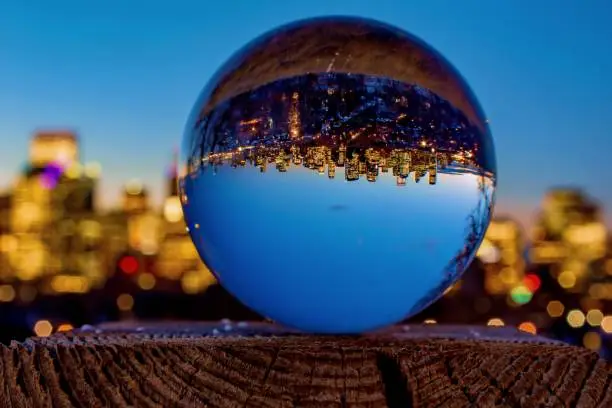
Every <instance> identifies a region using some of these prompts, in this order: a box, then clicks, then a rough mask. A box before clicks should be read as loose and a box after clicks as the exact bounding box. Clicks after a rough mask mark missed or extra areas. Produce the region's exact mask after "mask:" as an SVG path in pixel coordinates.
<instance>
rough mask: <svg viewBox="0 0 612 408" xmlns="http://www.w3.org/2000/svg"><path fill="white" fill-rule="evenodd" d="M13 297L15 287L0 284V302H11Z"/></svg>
mask: <svg viewBox="0 0 612 408" xmlns="http://www.w3.org/2000/svg"><path fill="white" fill-rule="evenodd" d="M14 299H15V289H13V286H11V285H0V302H12V301H13V300H14Z"/></svg>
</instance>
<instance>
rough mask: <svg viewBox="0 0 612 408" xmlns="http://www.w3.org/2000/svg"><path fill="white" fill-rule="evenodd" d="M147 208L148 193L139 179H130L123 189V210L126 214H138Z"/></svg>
mask: <svg viewBox="0 0 612 408" xmlns="http://www.w3.org/2000/svg"><path fill="white" fill-rule="evenodd" d="M148 209H149V195H148V193H147V190H146V189H145V188H144V186H143V185H142V183H141V182H140V181H139V180H132V181H130V182H128V183H127V184H126V185H125V189H124V191H123V211H124V212H125V213H127V214H139V213H143V212H145V211H147V210H148Z"/></svg>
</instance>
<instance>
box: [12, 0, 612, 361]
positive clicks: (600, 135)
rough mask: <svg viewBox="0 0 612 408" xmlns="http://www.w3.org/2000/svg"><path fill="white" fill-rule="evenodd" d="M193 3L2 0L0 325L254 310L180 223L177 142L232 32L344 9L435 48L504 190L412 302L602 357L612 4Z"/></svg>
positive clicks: (66, 324)
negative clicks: (436, 286) (484, 136)
mask: <svg viewBox="0 0 612 408" xmlns="http://www.w3.org/2000/svg"><path fill="white" fill-rule="evenodd" d="M14 3H19V2H14ZM128 3H129V4H128ZM204 3H209V2H195V1H187V0H185V1H175V2H172V5H169V4H168V3H167V2H161V1H160V2H156V1H148V2H146V3H145V2H144V1H140V0H135V1H132V2H122V1H117V0H111V1H107V2H104V4H103V5H102V4H83V2H77V1H70V0H58V1H56V2H45V1H42V0H40V1H31V2H28V4H27V5H26V4H8V5H7V4H4V5H2V7H1V9H0V90H2V92H1V93H0V146H1V147H0V341H1V342H4V343H6V342H10V341H11V340H23V339H24V338H26V337H27V336H31V335H34V334H35V335H40V336H46V335H49V334H51V333H53V332H56V331H65V330H70V329H71V328H73V327H79V326H82V325H84V324H96V323H100V322H104V321H109V320H129V319H222V318H229V319H232V320H248V319H258V318H260V317H259V316H257V315H256V314H254V313H253V312H250V311H249V310H248V309H246V308H245V307H243V306H242V305H240V304H239V303H238V302H237V301H236V300H235V299H233V298H232V297H231V296H230V295H229V294H227V293H226V292H225V291H224V290H223V289H222V288H221V287H220V286H219V285H217V284H216V282H215V279H214V277H213V276H212V275H211V274H210V272H209V271H208V269H207V268H206V267H205V266H204V265H203V264H202V263H201V261H200V260H199V258H198V256H197V253H196V251H195V249H194V247H193V244H192V243H191V240H190V238H189V236H188V235H187V233H186V232H185V225H184V223H183V219H182V211H181V207H180V200H179V198H178V196H177V191H176V150H175V149H176V148H175V146H177V145H178V144H179V143H180V139H181V132H182V129H183V126H184V122H185V120H186V117H187V114H188V113H189V110H190V109H191V105H192V104H193V102H194V101H195V99H196V97H197V95H198V93H199V91H200V89H201V88H202V87H203V86H204V84H205V83H206V81H207V80H208V79H209V78H210V77H211V75H212V74H213V73H214V71H215V70H216V69H217V67H218V66H219V65H220V64H221V63H223V61H224V60H225V59H227V58H228V57H229V56H230V55H231V53H233V52H234V51H235V50H236V49H238V48H239V47H241V46H242V45H244V44H245V43H246V42H248V41H250V40H251V39H252V38H254V37H255V36H257V35H259V34H261V33H263V32H264V31H267V30H269V29H271V28H274V27H276V26H278V25H280V24H283V23H286V22H289V21H292V20H295V19H298V18H305V17H312V16H317V15H324V14H349V15H360V16H366V17H371V18H376V19H380V20H382V21H385V22H388V23H391V24H394V25H397V26H399V27H401V28H404V29H406V30H408V31H410V32H412V33H414V34H416V35H417V36H419V37H421V38H423V39H424V40H425V41H427V42H428V43H430V44H431V45H432V46H434V47H435V48H436V49H438V50H439V51H440V52H441V53H442V54H443V55H445V56H446V57H447V58H448V59H449V60H450V61H451V62H452V63H453V64H454V65H455V66H456V67H457V68H458V69H459V71H460V72H461V73H462V74H463V75H464V76H465V77H466V79H467V81H468V83H469V84H470V85H471V86H472V88H473V90H474V92H475V94H476V95H477V97H478V98H479V100H480V102H481V104H482V105H483V107H484V110H485V111H486V112H487V114H488V116H489V118H490V126H491V129H492V132H493V136H494V140H495V143H496V149H497V157H498V166H499V168H498V171H499V189H498V195H497V206H496V210H495V216H494V220H493V221H492V223H491V225H490V227H489V229H488V231H487V233H486V237H485V240H484V242H483V244H482V246H481V247H480V249H479V251H478V255H477V258H476V260H475V261H474V263H473V264H472V265H471V267H470V268H469V270H468V271H467V272H466V274H465V275H464V277H463V279H462V280H461V281H460V282H458V283H457V284H456V285H454V286H453V287H452V288H450V289H449V290H448V291H447V292H446V293H445V295H444V297H443V298H442V299H441V300H440V301H439V302H437V303H435V304H434V305H433V306H431V307H430V308H428V309H427V310H425V311H424V312H422V313H421V314H420V315H418V316H415V317H414V318H413V319H412V321H414V322H419V323H422V322H425V323H427V324H436V323H466V324H482V325H491V326H502V325H505V326H515V327H518V328H519V329H520V330H523V331H526V332H530V333H537V334H543V335H546V336H550V337H554V338H559V339H562V340H564V341H567V342H570V343H573V344H576V345H581V346H584V347H587V348H590V349H592V350H596V351H598V352H599V353H600V354H601V355H602V356H604V357H606V358H611V357H612V356H611V354H610V353H612V245H611V244H612V242H611V241H610V236H609V231H610V226H611V225H612V224H611V223H610V218H609V217H607V215H608V214H609V213H610V211H611V210H612V189H610V188H609V176H610V170H609V165H608V160H609V159H608V152H609V151H612V138H610V129H612V114H611V113H612V108H611V107H612V105H611V103H610V101H611V100H612V79H611V78H610V75H609V72H612V56H611V55H610V53H607V52H605V50H609V49H611V48H612V26H611V25H610V24H609V23H608V22H607V20H606V19H607V17H606V16H609V15H610V13H611V12H612V4H610V3H609V2H607V1H606V0H600V1H598V0H593V1H590V2H588V6H587V5H585V4H586V3H585V4H583V3H580V4H578V2H573V1H555V2H552V1H548V0H543V1H541V2H537V4H533V2H528V1H525V0H517V1H513V2H506V3H496V4H488V3H487V4H485V3H486V2H481V1H478V0H465V1H462V2H453V1H442V0H440V1H432V2H429V3H428V4H427V5H424V4H422V2H406V1H378V2H369V1H335V2H333V4H331V3H329V4H328V3H327V2H324V1H322V0H321V1H315V0H312V1H310V2H291V1H282V2H280V1H272V0H263V1H258V2H257V4H256V5H255V3H253V5H245V4H243V2H237V1H234V2H232V1H224V2H223V4H217V3H210V4H204ZM57 163H63V164H62V165H61V166H58V165H57ZM373 272H374V271H373ZM321 284H324V283H323V282H322V283H321Z"/></svg>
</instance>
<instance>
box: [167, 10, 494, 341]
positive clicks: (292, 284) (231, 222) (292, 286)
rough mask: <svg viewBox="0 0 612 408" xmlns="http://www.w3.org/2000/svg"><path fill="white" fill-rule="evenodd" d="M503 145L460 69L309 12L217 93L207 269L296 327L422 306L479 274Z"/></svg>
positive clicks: (198, 177)
mask: <svg viewBox="0 0 612 408" xmlns="http://www.w3.org/2000/svg"><path fill="white" fill-rule="evenodd" d="M495 172H496V168H495V157H494V152H493V143H492V140H491V136H490V133H489V129H488V126H487V123H486V120H485V118H484V114H483V113H482V110H481V108H480V106H479V105H478V102H477V101H476V99H475V97H474V96H473V95H472V93H471V91H470V90H469V88H468V86H467V85H466V83H465V82H464V80H463V79H462V78H461V76H460V75H459V74H458V73H457V72H456V71H455V70H454V68H453V67H452V66H451V65H450V64H449V63H448V62H447V61H446V60H445V59H444V58H443V57H441V56H440V55H439V54H438V53H437V52H436V51H434V50H432V49H431V48H430V47H429V46H427V45H426V44H424V43H423V42H422V41H421V40H418V39H416V38H415V37H413V36H411V35H410V34H407V33H405V32H402V31H400V30H398V29H396V28H393V27H390V26H387V25H384V24H382V23H378V22H374V21H371V20H363V19H356V18H321V19H314V20H306V21H299V22H297V23H293V24H290V25H288V26H284V27H281V28H279V29H277V30H275V31H272V32H269V33H267V34H264V35H263V36H261V37H259V38H258V39H256V40H255V41H253V42H252V43H250V44H248V45H247V46H246V47H245V48H243V49H242V50H240V51H239V52H238V53H236V54H235V55H234V56H233V57H232V58H231V59H230V60H229V61H228V62H227V63H226V64H225V65H224V66H223V67H222V68H221V69H220V70H219V71H218V72H217V74H216V75H215V77H214V78H213V79H212V80H211V81H210V83H209V84H208V85H207V86H206V88H205V89H204V90H203V92H202V93H201V95H200V97H199V99H198V101H197V102H196V105H195V107H194V109H193V111H192V113H191V115H190V117H189V119H188V123H187V127H186V130H185V135H184V139H183V146H182V151H181V177H180V180H179V188H180V190H181V199H182V203H183V209H184V212H185V219H186V221H187V224H188V227H189V230H190V233H191V236H192V238H193V241H194V243H195V245H196V247H197V248H198V251H199V253H200V255H201V257H202V259H203V260H204V262H205V263H206V264H207V265H208V266H209V267H210V268H211V270H212V271H213V272H214V273H215V274H216V276H217V277H218V279H219V281H220V282H221V283H222V284H223V285H224V286H225V287H226V288H227V289H228V290H229V291H230V292H231V293H232V294H234V295H235V296H236V297H237V298H238V299H240V300H241V301H242V302H244V303H245V304H246V305H247V306H250V307H251V308H253V309H254V310H256V311H257V312H259V313H261V314H263V315H265V316H267V317H270V318H272V319H274V320H276V321H278V322H280V323H282V324H285V325H288V326H292V327H296V328H298V329H302V330H306V331H312V332H320V333H358V332H363V331H367V330H372V329H376V328H379V327H382V326H385V325H388V324H392V323H395V322H397V321H399V320H401V319H403V318H406V317H409V316H410V315H413V314H415V313H417V312H419V311H420V310H422V309H423V308H425V307H426V306H427V305H428V304H430V303H431V302H433V301H434V300H435V299H437V298H438V297H439V296H441V295H442V293H443V292H444V290H445V289H446V288H448V287H449V286H450V285H451V284H452V283H453V282H454V281H456V280H457V279H458V278H459V277H460V275H461V274H462V273H463V271H464V270H465V268H466V267H467V266H468V264H469V262H470V261H471V260H472V258H473V256H474V253H475V251H476V249H477V247H478V245H479V244H480V241H481V239H482V237H483V235H484V232H485V230H486V227H487V225H488V223H489V220H490V215H491V210H492V205H493V196H494V189H495V183H496V182H495Z"/></svg>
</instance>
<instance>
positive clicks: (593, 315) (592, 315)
mask: <svg viewBox="0 0 612 408" xmlns="http://www.w3.org/2000/svg"><path fill="white" fill-rule="evenodd" d="M603 317H604V316H603V313H602V312H601V310H599V309H591V310H589V311H588V312H587V314H586V321H587V323H588V324H590V325H591V326H593V327H595V326H599V325H601V321H602V320H603Z"/></svg>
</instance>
